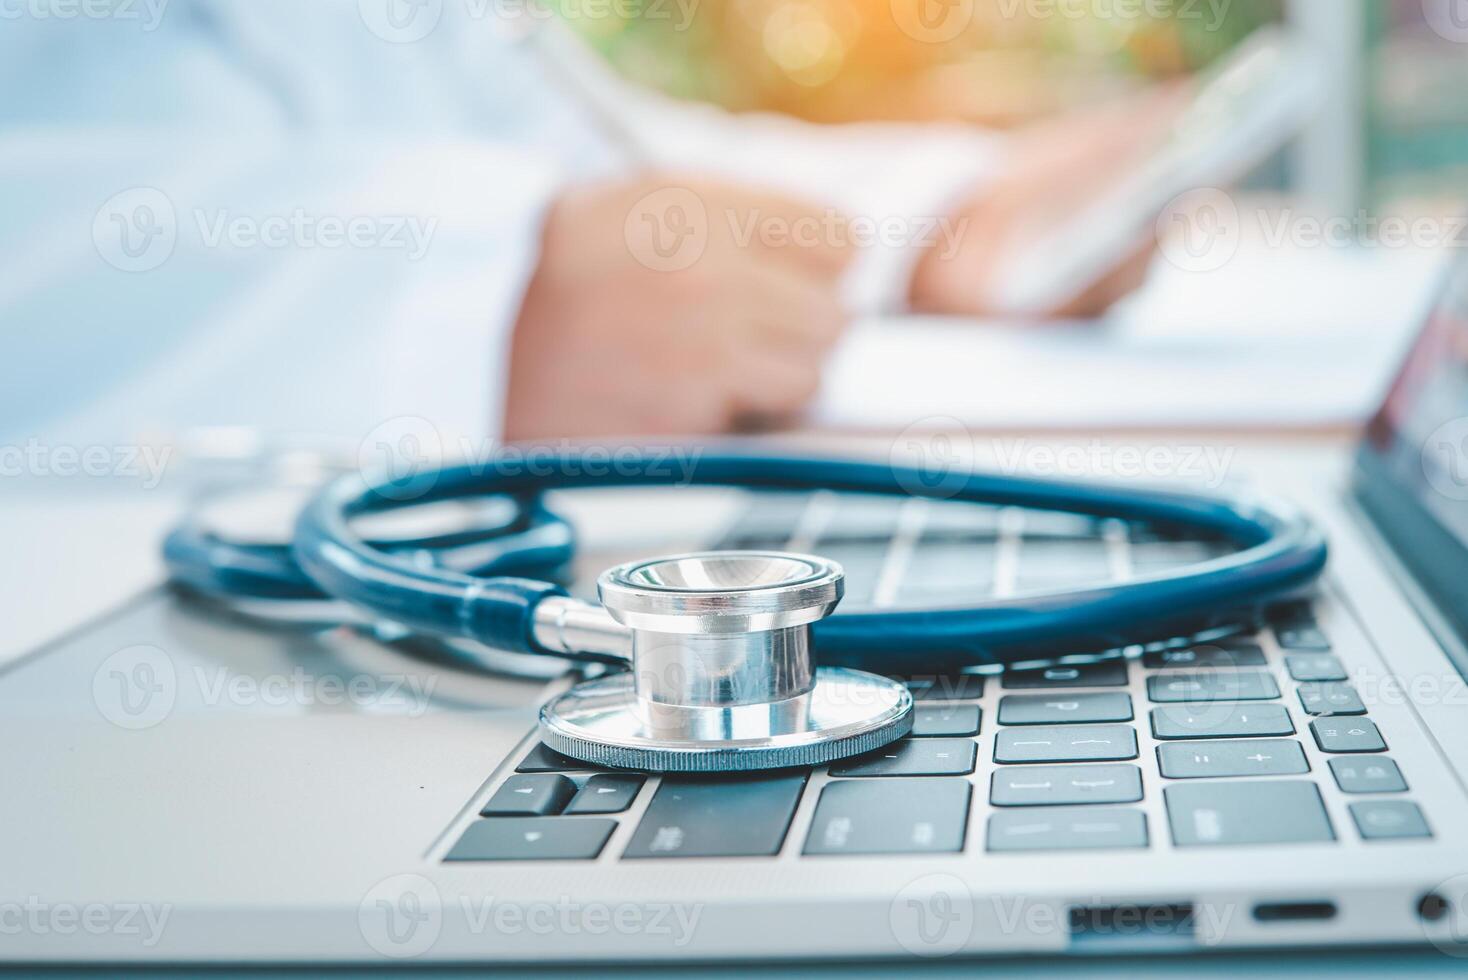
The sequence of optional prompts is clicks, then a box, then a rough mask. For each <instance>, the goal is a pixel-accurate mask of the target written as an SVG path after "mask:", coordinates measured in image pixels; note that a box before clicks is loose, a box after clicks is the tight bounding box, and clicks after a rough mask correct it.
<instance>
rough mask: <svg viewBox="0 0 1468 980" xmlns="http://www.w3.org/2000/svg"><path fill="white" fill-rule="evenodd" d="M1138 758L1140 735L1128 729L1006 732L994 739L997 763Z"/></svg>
mask: <svg viewBox="0 0 1468 980" xmlns="http://www.w3.org/2000/svg"><path fill="white" fill-rule="evenodd" d="M1136 757H1137V733H1136V732H1135V731H1133V730H1132V728H1131V727H1130V726H1126V725H1066V726H1065V727H1063V728H1004V729H1001V730H1000V731H999V734H998V736H997V737H995V739H994V761H995V762H1003V763H1015V762H1111V761H1113V760H1117V759H1135V758H1136Z"/></svg>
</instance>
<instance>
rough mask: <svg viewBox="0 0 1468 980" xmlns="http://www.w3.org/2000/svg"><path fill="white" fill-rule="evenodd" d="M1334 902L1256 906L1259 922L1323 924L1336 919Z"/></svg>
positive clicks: (1255, 911) (1275, 903) (1255, 915)
mask: <svg viewBox="0 0 1468 980" xmlns="http://www.w3.org/2000/svg"><path fill="white" fill-rule="evenodd" d="M1335 913H1336V907H1335V903H1334V902H1260V903H1259V904H1258V905H1256V906H1254V918H1255V919H1256V920H1257V921H1259V922H1322V921H1325V920H1327V919H1334V918H1335Z"/></svg>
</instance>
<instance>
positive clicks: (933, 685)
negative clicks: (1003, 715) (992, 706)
mask: <svg viewBox="0 0 1468 980" xmlns="http://www.w3.org/2000/svg"><path fill="white" fill-rule="evenodd" d="M907 689H908V690H909V691H911V692H912V699H913V700H914V701H977V700H978V699H979V698H981V697H983V696H984V677H983V675H982V674H940V675H938V676H937V677H933V676H928V677H913V678H911V679H909V680H908V682H907Z"/></svg>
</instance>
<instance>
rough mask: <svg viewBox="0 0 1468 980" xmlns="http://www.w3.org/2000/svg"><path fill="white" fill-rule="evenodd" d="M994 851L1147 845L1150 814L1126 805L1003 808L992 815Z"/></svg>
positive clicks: (990, 843) (991, 847) (990, 823)
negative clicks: (1044, 808) (1026, 808)
mask: <svg viewBox="0 0 1468 980" xmlns="http://www.w3.org/2000/svg"><path fill="white" fill-rule="evenodd" d="M988 844H989V850H991V851H1073V850H1094V849H1101V848H1120V847H1146V846H1147V817H1146V815H1145V814H1143V813H1142V811H1141V810H1132V809H1129V808H1127V807H1109V806H1096V807H1057V808H1055V809H1047V810H1000V811H998V812H996V813H995V814H994V815H993V816H991V817H990V818H989V840H988Z"/></svg>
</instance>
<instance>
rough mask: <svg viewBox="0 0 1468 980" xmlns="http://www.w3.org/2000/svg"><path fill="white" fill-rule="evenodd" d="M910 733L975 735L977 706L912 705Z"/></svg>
mask: <svg viewBox="0 0 1468 980" xmlns="http://www.w3.org/2000/svg"><path fill="white" fill-rule="evenodd" d="M912 734H913V735H915V736H924V735H977V734H979V706H978V705H976V704H919V705H915V706H914V707H913V712H912Z"/></svg>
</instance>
